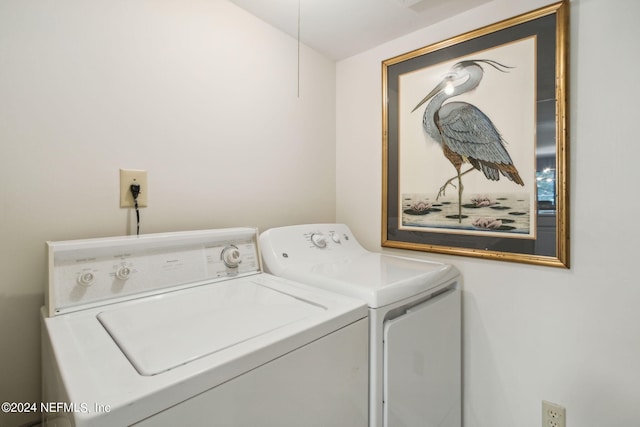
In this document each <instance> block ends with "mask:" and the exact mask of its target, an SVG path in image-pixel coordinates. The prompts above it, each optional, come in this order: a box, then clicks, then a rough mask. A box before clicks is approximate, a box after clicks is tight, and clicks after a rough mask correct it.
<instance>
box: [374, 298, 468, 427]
mask: <svg viewBox="0 0 640 427" xmlns="http://www.w3.org/2000/svg"><path fill="white" fill-rule="evenodd" d="M460 328H461V324H460V294H459V293H458V292H457V293H452V294H442V295H440V296H437V297H435V298H433V299H430V300H427V301H426V302H425V303H423V304H421V305H419V306H416V307H412V308H410V309H409V310H407V314H406V315H405V316H401V317H396V318H395V319H392V320H390V321H388V322H385V323H384V357H383V360H384V368H383V371H384V375H385V378H384V390H383V395H384V401H385V403H386V404H385V406H384V414H383V416H384V425H385V426H460V425H461V423H462V414H461V412H460V408H461V405H462V402H461V395H460V384H461V383H462V378H461V371H460V359H459V358H458V357H454V355H457V354H460V351H461V348H460V347H461V343H460V335H459V334H460ZM418 335H420V336H427V337H429V339H428V340H423V339H417V338H416V337H417V336H418ZM434 343H437V345H434ZM425 382H429V384H430V386H429V387H425V386H424V383H425Z"/></svg>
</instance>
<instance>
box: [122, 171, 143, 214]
mask: <svg viewBox="0 0 640 427" xmlns="http://www.w3.org/2000/svg"><path fill="white" fill-rule="evenodd" d="M131 184H140V194H138V207H140V208H146V207H147V194H148V193H149V185H148V184H147V171H145V170H134V169H120V207H121V208H132V207H134V203H133V196H132V195H131Z"/></svg>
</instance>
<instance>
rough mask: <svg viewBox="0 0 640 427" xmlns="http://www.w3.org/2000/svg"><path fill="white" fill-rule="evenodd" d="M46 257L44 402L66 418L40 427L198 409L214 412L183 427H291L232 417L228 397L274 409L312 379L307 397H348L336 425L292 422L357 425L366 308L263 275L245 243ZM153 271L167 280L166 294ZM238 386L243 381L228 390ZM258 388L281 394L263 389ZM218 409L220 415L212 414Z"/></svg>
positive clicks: (127, 421)
mask: <svg viewBox="0 0 640 427" xmlns="http://www.w3.org/2000/svg"><path fill="white" fill-rule="evenodd" d="M229 230H231V231H229ZM141 237H142V236H141ZM235 239H238V240H239V242H240V243H238V244H236V243H234V241H235ZM172 242H173V243H172ZM48 247H49V259H50V262H51V263H50V285H49V293H48V298H47V306H45V307H43V309H42V323H43V375H44V378H43V382H44V384H43V388H44V401H45V402H66V404H67V406H65V407H64V408H63V410H60V407H59V406H58V407H54V413H52V414H48V417H49V421H50V423H54V422H59V421H60V419H64V418H67V419H72V420H73V424H75V425H77V426H82V425H91V426H101V425H104V426H112V425H131V424H134V423H137V422H141V421H142V420H144V419H147V418H149V417H154V418H153V419H154V420H160V421H158V423H156V424H155V425H172V424H171V422H169V421H166V422H165V423H164V424H163V422H162V421H161V420H163V419H168V418H163V417H165V416H164V415H162V416H160V415H158V414H165V413H167V411H168V410H169V409H168V408H174V409H172V412H170V413H171V414H175V413H178V412H179V411H180V410H179V409H177V408H180V407H182V405H183V402H188V401H189V402H197V400H192V399H193V398H195V396H199V395H202V396H215V399H213V397H212V399H213V401H211V402H209V403H208V404H207V405H204V406H203V405H197V404H194V403H190V404H189V406H187V405H186V403H185V406H184V407H185V408H187V407H188V408H189V410H188V411H187V412H188V414H189V415H188V420H191V421H193V422H195V421H196V420H198V422H204V421H206V420H212V419H214V420H215V419H217V417H219V418H220V419H225V418H224V417H227V418H226V419H227V420H234V419H244V420H246V422H255V423H258V422H260V421H258V419H259V418H262V417H266V419H269V417H274V418H272V419H274V420H277V421H278V422H280V421H282V425H296V424H295V423H296V421H295V420H289V421H287V418H286V416H287V415H286V414H284V415H283V416H282V418H280V414H282V411H279V412H275V411H270V412H264V411H263V409H264V408H262V407H261V406H260V405H259V404H258V403H257V402H260V399H258V400H257V401H254V400H251V401H247V402H236V403H235V404H234V403H233V402H234V398H232V397H230V396H229V395H228V392H227V390H229V391H230V390H234V392H233V393H234V396H237V395H238V393H246V394H247V395H249V396H250V395H251V390H256V389H260V388H262V389H264V390H265V391H266V390H268V391H267V392H268V393H269V394H270V395H269V397H268V398H266V399H265V401H270V402H271V405H272V407H273V408H278V407H279V406H278V405H283V402H289V401H290V400H291V399H293V398H294V397H295V396H298V395H299V388H300V387H303V386H305V384H306V383H305V381H309V380H311V379H312V378H313V381H314V385H315V386H317V387H318V390H316V393H330V390H335V389H336V388H337V387H344V390H345V393H346V394H347V395H346V396H342V398H341V400H335V399H330V400H329V401H330V402H332V403H334V405H335V406H334V408H335V409H336V411H337V412H336V414H333V415H332V414H331V413H330V412H327V411H325V410H324V407H323V410H322V411H321V412H320V411H319V409H318V407H319V406H322V405H321V404H320V403H318V401H316V402H311V401H306V400H305V401H304V402H300V405H299V406H298V408H297V410H299V411H301V410H302V409H301V408H306V409H305V410H306V411H307V412H306V413H297V412H295V411H293V412H292V413H293V414H295V415H296V419H297V420H299V419H300V417H302V418H304V417H306V416H309V415H310V414H315V416H316V417H322V416H325V417H346V419H348V420H349V421H348V422H350V423H351V422H353V423H355V424H358V425H363V423H364V424H366V419H367V417H366V400H367V397H366V396H367V375H366V371H367V363H368V361H367V333H368V332H367V327H366V316H367V308H366V305H365V304H364V303H363V302H361V301H358V300H356V299H352V298H348V297H344V296H341V295H337V294H333V293H330V292H324V291H322V290H319V289H317V288H314V287H310V286H306V285H303V284H300V283H295V282H291V281H289V280H286V279H283V278H278V277H274V276H272V275H270V274H266V273H263V272H262V271H261V268H260V262H259V254H258V251H257V233H256V231H255V229H227V230H224V231H223V230H220V231H216V230H213V231H211V230H209V231H203V232H184V233H165V234H158V235H146V236H144V237H143V238H141V239H130V238H113V239H91V240H86V241H74V242H50V243H49V244H48ZM236 250H238V251H237V252H236ZM230 251H231V252H232V253H231V255H229V252H230ZM114 254H115V255H114ZM225 260H226V261H225ZM240 264H242V266H240ZM158 266H161V267H162V269H164V271H165V272H167V271H170V277H171V280H168V279H167V278H166V275H162V274H160V273H158ZM122 270H124V272H123V271H122ZM159 274H160V276H159ZM146 276H150V278H146ZM159 277H160V279H159ZM185 277H187V278H188V280H186V279H185ZM60 281H63V282H64V283H59V282H60ZM85 282H89V283H88V284H87V283H85ZM172 284H174V285H173V286H172ZM129 285H131V286H129ZM338 331H339V333H338ZM312 344H313V346H312V347H309V346H311V345H312ZM307 347H309V348H313V349H314V354H318V355H322V357H323V358H325V359H328V360H332V364H331V365H332V366H310V365H309V363H310V362H311V361H314V360H315V359H313V358H310V357H308V356H304V357H303V355H304V354H306V353H308V352H309V351H306V353H305V352H303V351H301V350H302V349H303V348H307ZM276 361H278V362H277V363H276ZM267 366H268V367H269V368H266V367H267ZM292 367H297V368H298V369H299V370H300V371H301V372H299V373H298V374H297V375H296V378H289V377H290V373H289V372H288V370H289V369H292ZM262 369H264V372H265V373H260V372H262ZM249 372H253V374H252V375H251V376H248V377H247V378H248V379H247V380H243V381H240V380H239V378H241V377H243V376H244V375H246V374H247V373H249ZM249 378H252V379H253V380H249ZM267 378H269V381H272V380H273V378H279V379H280V381H279V382H276V383H273V382H271V383H269V384H264V383H263V381H266V379H267ZM241 384H250V387H251V390H245V388H244V387H243V386H241ZM212 390H216V391H215V392H212ZM312 394H313V393H312ZM254 397H256V396H254ZM201 399H203V398H201ZM203 401H204V400H203ZM216 402H218V403H217V405H218V406H219V413H218V415H216V414H212V413H211V412H210V408H211V407H213V406H214V405H215V404H216ZM220 402H225V403H224V405H221V404H220ZM358 405H360V406H362V408H359V407H358ZM107 409H108V410H107ZM280 409H282V408H280ZM182 411H183V412H184V410H182ZM55 412H59V413H55ZM256 414H259V415H256ZM183 415H184V414H183ZM242 417H244V418H242ZM251 417H254V418H251ZM256 417H257V418H256ZM183 420H184V421H185V422H186V420H187V419H184V418H183ZM250 420H253V421H250ZM360 421H362V422H360ZM229 422H231V421H229ZM325 422H329V421H326V419H325ZM151 425H153V423H152V424H151Z"/></svg>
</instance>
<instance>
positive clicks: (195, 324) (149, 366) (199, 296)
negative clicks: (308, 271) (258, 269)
mask: <svg viewBox="0 0 640 427" xmlns="http://www.w3.org/2000/svg"><path fill="white" fill-rule="evenodd" d="M196 290H197V292H196ZM325 310H326V307H323V306H321V305H318V304H312V303H310V302H307V301H305V300H302V299H298V298H294V297H293V296H290V295H287V294H285V293H282V292H278V291H275V290H272V289H270V288H267V287H265V286H261V285H260V284H258V283H255V282H253V281H251V280H250V279H248V278H247V279H235V280H229V281H226V282H221V283H217V284H212V285H209V286H206V287H204V288H202V287H200V288H196V289H194V290H193V291H189V290H187V291H181V292H172V293H167V294H162V295H157V296H154V297H151V298H148V299H146V300H144V301H142V302H141V303H140V304H136V305H133V306H126V307H121V308H115V309H113V310H106V311H102V312H101V313H99V314H98V315H97V318H98V320H99V321H100V323H101V324H102V326H103V327H104V328H105V329H106V330H107V332H108V333H109V335H110V336H111V337H112V338H113V340H114V341H115V342H116V344H117V345H118V347H119V348H120V350H121V351H122V352H123V353H124V354H125V355H126V357H127V359H129V361H130V362H131V364H132V365H133V366H134V367H135V369H136V370H137V371H138V372H139V373H140V374H141V375H145V376H150V375H156V374H159V373H161V372H163V371H167V370H169V369H172V368H175V367H177V366H180V365H183V364H185V363H188V362H191V361H193V360H196V359H199V358H201V357H204V356H207V355H210V354H212V353H216V352H218V351H220V350H223V349H225V348H229V347H232V346H234V345H236V344H239V343H241V342H244V341H247V340H250V339H252V338H255V337H258V336H260V335H264V334H267V333H269V332H271V331H274V330H276V329H279V328H282V327H284V326H286V325H288V324H291V323H294V322H297V321H299V320H301V319H304V318H306V317H309V316H312V315H315V314H317V313H318V312H322V311H325Z"/></svg>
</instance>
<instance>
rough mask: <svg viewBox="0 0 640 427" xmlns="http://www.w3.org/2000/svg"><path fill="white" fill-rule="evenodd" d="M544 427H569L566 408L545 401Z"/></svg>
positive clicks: (543, 408) (543, 412) (543, 406)
mask: <svg viewBox="0 0 640 427" xmlns="http://www.w3.org/2000/svg"><path fill="white" fill-rule="evenodd" d="M542 427H567V418H566V411H565V409H564V407H562V406H560V405H558V404H555V403H551V402H547V401H546V400H543V401H542Z"/></svg>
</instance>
